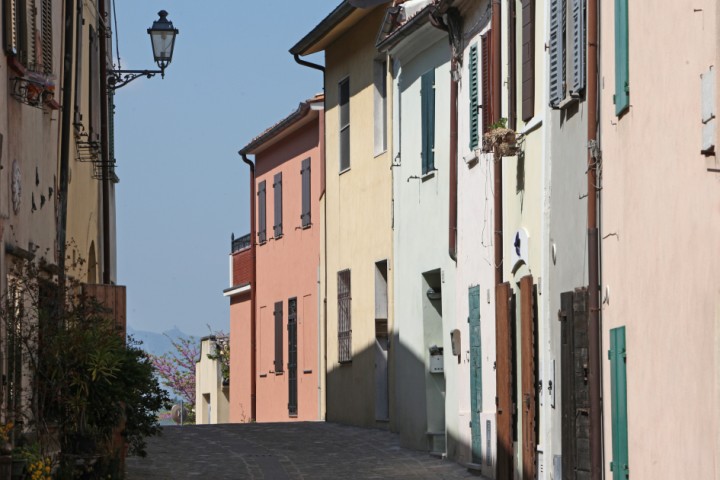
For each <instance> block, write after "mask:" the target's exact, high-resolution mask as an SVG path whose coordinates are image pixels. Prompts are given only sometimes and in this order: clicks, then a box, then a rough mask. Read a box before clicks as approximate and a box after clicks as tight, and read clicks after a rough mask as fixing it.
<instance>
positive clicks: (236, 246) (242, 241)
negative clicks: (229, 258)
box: [230, 233, 250, 253]
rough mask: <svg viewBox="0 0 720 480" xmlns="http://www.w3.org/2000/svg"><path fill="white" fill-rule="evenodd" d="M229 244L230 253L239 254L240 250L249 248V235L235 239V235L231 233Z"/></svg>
mask: <svg viewBox="0 0 720 480" xmlns="http://www.w3.org/2000/svg"><path fill="white" fill-rule="evenodd" d="M230 242H231V252H232V253H235V252H239V251H240V250H245V249H246V248H250V234H249V233H248V234H247V235H243V236H242V237H239V238H235V234H234V233H233V234H232V236H231V237H230Z"/></svg>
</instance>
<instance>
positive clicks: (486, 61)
mask: <svg viewBox="0 0 720 480" xmlns="http://www.w3.org/2000/svg"><path fill="white" fill-rule="evenodd" d="M480 48H481V49H482V52H481V54H482V59H481V60H482V122H483V124H482V131H483V133H485V132H487V131H488V129H489V128H490V124H491V123H492V108H491V107H492V98H491V96H490V30H488V31H487V32H486V33H485V35H483V36H482V38H481V47H480Z"/></svg>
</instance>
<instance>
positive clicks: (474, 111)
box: [468, 44, 480, 150]
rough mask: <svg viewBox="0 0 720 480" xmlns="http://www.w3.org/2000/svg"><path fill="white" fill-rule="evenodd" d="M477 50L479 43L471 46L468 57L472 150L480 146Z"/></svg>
mask: <svg viewBox="0 0 720 480" xmlns="http://www.w3.org/2000/svg"><path fill="white" fill-rule="evenodd" d="M477 50H478V48H477V44H475V45H473V46H472V47H470V55H469V56H470V58H469V59H468V70H469V72H470V79H469V81H470V82H469V83H470V88H469V89H468V90H469V92H470V150H474V149H476V148H478V145H479V144H480V131H479V120H480V118H479V115H478V107H479V103H480V102H479V98H478V93H479V92H478V51H477Z"/></svg>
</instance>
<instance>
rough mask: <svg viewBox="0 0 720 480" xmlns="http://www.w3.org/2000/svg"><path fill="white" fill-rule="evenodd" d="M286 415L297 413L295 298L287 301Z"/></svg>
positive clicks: (294, 415)
mask: <svg viewBox="0 0 720 480" xmlns="http://www.w3.org/2000/svg"><path fill="white" fill-rule="evenodd" d="M287 330H288V415H289V416H291V417H296V416H297V413H298V379H297V298H291V299H289V300H288V323H287Z"/></svg>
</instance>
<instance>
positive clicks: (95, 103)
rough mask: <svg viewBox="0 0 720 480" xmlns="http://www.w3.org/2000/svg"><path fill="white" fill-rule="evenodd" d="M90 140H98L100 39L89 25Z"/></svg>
mask: <svg viewBox="0 0 720 480" xmlns="http://www.w3.org/2000/svg"><path fill="white" fill-rule="evenodd" d="M88 83H89V87H90V101H89V112H90V141H92V142H97V141H99V140H100V39H99V38H98V35H97V33H96V32H95V29H94V28H93V27H92V26H90V78H89V82H88Z"/></svg>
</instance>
